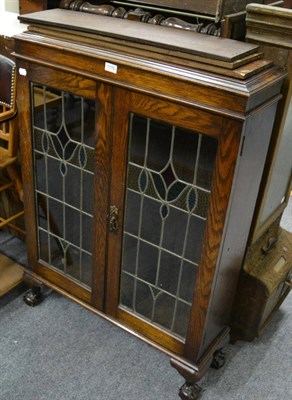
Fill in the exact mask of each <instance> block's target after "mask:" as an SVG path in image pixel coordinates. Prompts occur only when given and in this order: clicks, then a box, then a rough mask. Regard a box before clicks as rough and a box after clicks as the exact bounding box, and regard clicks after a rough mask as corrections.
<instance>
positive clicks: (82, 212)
mask: <svg viewBox="0 0 292 400" xmlns="http://www.w3.org/2000/svg"><path fill="white" fill-rule="evenodd" d="M31 96H32V104H33V107H32V123H33V154H34V167H35V196H36V204H37V225H38V256H39V261H40V262H41V263H44V264H45V265H48V266H50V267H51V268H55V269H57V270H58V271H59V272H62V273H63V274H65V275H67V276H70V278H72V279H73V280H75V281H77V282H78V283H79V284H82V285H86V286H91V275H92V244H91V241H92V224H93V165H94V147H95V141H96V137H95V121H96V108H95V102H94V101H92V100H89V99H86V98H83V97H80V96H77V95H74V94H71V93H68V92H64V91H60V90H56V89H53V88H49V87H46V86H42V85H37V84H34V83H32V84H31Z"/></svg>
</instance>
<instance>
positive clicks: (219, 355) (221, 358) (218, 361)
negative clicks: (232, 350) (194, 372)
mask: <svg viewBox="0 0 292 400" xmlns="http://www.w3.org/2000/svg"><path fill="white" fill-rule="evenodd" d="M224 364H225V354H224V353H223V352H222V350H217V351H215V353H214V355H213V361H212V364H211V368H214V369H220V368H222V367H223V365H224Z"/></svg>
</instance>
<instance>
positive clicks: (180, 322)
mask: <svg viewBox="0 0 292 400" xmlns="http://www.w3.org/2000/svg"><path fill="white" fill-rule="evenodd" d="M129 125H130V132H129V159H128V166H127V167H128V169H127V186H126V204H125V216H124V240H123V253H122V275H121V289H120V307H122V308H124V309H125V310H127V311H129V312H131V313H133V314H136V315H137V316H139V317H142V318H143V319H145V320H146V321H149V322H152V324H156V325H157V326H160V327H163V328H164V329H165V330H166V331H169V332H172V333H173V334H174V335H177V336H179V337H182V338H185V336H186V332H187V326H188V320H189V314H190V309H191V303H192V298H193V294H194V288H195V281H196V273H197V270H198V265H199V260H200V254H201V246H202V239H203V236H204V231H205V224H206V222H205V221H206V217H207V210H208V205H209V198H210V190H211V184H212V175H213V171H214V167H215V158H216V152H217V141H216V140H215V139H214V138H210V137H207V136H203V135H201V134H199V133H197V132H193V131H190V130H184V129H182V128H178V127H176V126H173V125H170V124H168V123H164V122H160V121H156V120H152V119H150V118H145V117H141V116H138V115H135V114H131V116H130V124H129Z"/></svg>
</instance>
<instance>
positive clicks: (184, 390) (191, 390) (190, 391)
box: [178, 382, 202, 400]
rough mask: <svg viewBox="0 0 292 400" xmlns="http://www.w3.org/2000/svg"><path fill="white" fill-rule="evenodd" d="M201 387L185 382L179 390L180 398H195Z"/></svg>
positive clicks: (187, 399)
mask: <svg viewBox="0 0 292 400" xmlns="http://www.w3.org/2000/svg"><path fill="white" fill-rule="evenodd" d="M201 390H202V388H201V387H200V386H199V385H197V384H195V383H187V382H186V383H185V384H184V385H183V386H182V387H181V388H180V390H179V393H178V394H179V397H180V398H181V399H182V400H196V399H198V398H199V396H200V393H201Z"/></svg>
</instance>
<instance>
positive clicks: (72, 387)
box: [0, 201, 292, 400]
mask: <svg viewBox="0 0 292 400" xmlns="http://www.w3.org/2000/svg"><path fill="white" fill-rule="evenodd" d="M290 206H291V201H290V205H289V207H290ZM285 214H286V217H287V218H286V219H285V221H284V223H283V224H282V225H283V227H285V228H286V229H289V224H290V227H291V224H292V222H291V214H292V208H291V207H290V208H289V209H286V213H285ZM287 221H288V222H287ZM289 230H290V229H289ZM10 240H11V238H10V237H7V235H6V234H4V233H3V232H0V251H3V252H5V253H6V254H9V251H10V250H9V249H8V244H9V245H10V246H12V247H13V246H14V250H13V251H12V252H11V253H12V256H13V257H15V254H16V253H17V254H18V252H19V254H20V253H21V251H20V249H21V246H22V243H21V242H18V241H17V240H16V242H15V240H13V243H11V241H10ZM19 254H18V256H19ZM22 257H23V258H22V261H23V262H25V261H24V260H25V257H24V256H23V255H22ZM23 290H24V288H23V287H20V288H18V289H16V290H14V291H12V292H11V293H9V294H8V295H6V296H3V297H2V298H0V399H1V400H31V399H36V400H73V399H74V400H75V399H76V400H105V399H106V400H120V399H122V400H137V399H139V400H146V399H147V400H164V399H165V400H177V399H178V396H177V390H178V388H179V387H180V386H181V384H182V383H183V380H182V378H180V376H179V375H178V373H177V372H176V371H175V370H173V369H172V368H171V367H170V365H169V359H168V357H167V356H165V355H164V354H163V353H160V352H159V351H157V350H154V349H153V348H151V347H150V346H148V345H146V344H145V343H143V342H141V341H140V340H138V339H136V338H134V337H132V336H131V335H129V334H127V333H125V332H124V331H122V330H120V329H118V328H116V327H114V326H112V325H111V324H109V323H107V322H105V321H104V320H102V319H101V318H98V317H97V316H95V315H94V314H92V313H90V312H89V311H87V310H85V309H84V308H82V307H80V306H79V305H77V304H76V303H74V302H72V301H70V300H68V299H66V298H64V297H62V296H60V295H59V294H57V293H54V292H52V293H48V295H47V297H46V298H45V300H44V301H43V303H42V304H41V305H39V306H38V307H35V308H30V307H28V306H26V305H25V304H24V303H23V301H22V292H23ZM291 304H292V297H291V296H288V298H287V299H286V301H285V302H284V304H283V305H282V307H281V308H280V310H278V312H277V313H276V314H275V316H274V318H273V320H272V322H271V323H270V325H269V326H268V328H267V329H266V331H265V333H264V335H263V336H262V337H261V338H259V339H257V340H255V341H254V342H252V343H244V342H237V343H236V344H235V345H229V346H228V347H227V348H226V350H225V354H226V359H227V361H226V365H225V366H224V367H223V368H222V369H221V370H218V371H216V370H210V371H209V372H208V374H207V375H206V376H205V378H204V379H203V380H202V381H201V383H200V384H201V386H203V388H204V393H203V396H202V400H211V399H212V400H286V399H287V400H288V399H291V398H292V386H291V371H292V362H291V357H290V354H291V350H292V348H291V347H292V346H291V340H290V333H291V332H292V322H291V321H292V320H291Z"/></svg>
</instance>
